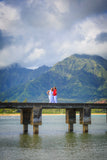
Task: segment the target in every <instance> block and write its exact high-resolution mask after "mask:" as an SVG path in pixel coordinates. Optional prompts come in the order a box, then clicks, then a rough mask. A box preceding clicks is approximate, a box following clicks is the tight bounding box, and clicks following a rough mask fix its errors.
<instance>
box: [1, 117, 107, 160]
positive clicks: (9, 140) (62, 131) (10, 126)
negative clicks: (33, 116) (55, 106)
mask: <svg viewBox="0 0 107 160" xmlns="http://www.w3.org/2000/svg"><path fill="white" fill-rule="evenodd" d="M42 121H43V124H42V126H39V135H33V128H32V126H31V125H29V132H28V134H27V135H23V126H22V125H21V124H20V117H0V160H106V159H107V123H106V116H104V115H103V116H98V115H97V116H92V124H91V125H89V133H86V134H83V133H82V125H80V124H79V116H77V123H76V124H75V125H74V132H73V133H68V126H67V124H66V123H65V116H63V115H60V116H43V120H42Z"/></svg>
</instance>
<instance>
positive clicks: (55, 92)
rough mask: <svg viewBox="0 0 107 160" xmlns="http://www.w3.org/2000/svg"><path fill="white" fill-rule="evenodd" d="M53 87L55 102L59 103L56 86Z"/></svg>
mask: <svg viewBox="0 0 107 160" xmlns="http://www.w3.org/2000/svg"><path fill="white" fill-rule="evenodd" d="M53 89H54V90H53V96H54V103H57V89H56V87H53Z"/></svg>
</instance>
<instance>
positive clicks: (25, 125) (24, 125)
mask: <svg viewBox="0 0 107 160" xmlns="http://www.w3.org/2000/svg"><path fill="white" fill-rule="evenodd" d="M23 133H24V134H26V133H28V124H23Z"/></svg>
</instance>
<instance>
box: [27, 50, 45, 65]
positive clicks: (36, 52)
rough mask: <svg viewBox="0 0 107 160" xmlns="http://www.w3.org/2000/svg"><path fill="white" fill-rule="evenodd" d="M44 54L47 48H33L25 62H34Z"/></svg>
mask: <svg viewBox="0 0 107 160" xmlns="http://www.w3.org/2000/svg"><path fill="white" fill-rule="evenodd" d="M44 54H45V50H44V49H40V48H35V49H34V50H33V52H32V53H30V54H29V56H28V57H27V59H25V63H26V62H29V61H31V62H33V61H35V60H38V59H39V58H41V56H43V55H44Z"/></svg>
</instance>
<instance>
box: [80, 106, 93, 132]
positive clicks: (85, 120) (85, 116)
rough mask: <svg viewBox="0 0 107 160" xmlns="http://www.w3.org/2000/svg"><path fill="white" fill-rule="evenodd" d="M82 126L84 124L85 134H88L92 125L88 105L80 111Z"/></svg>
mask: <svg viewBox="0 0 107 160" xmlns="http://www.w3.org/2000/svg"><path fill="white" fill-rule="evenodd" d="M80 124H83V133H86V132H88V125H89V124H91V109H90V107H89V106H87V105H86V106H85V107H83V109H81V110H80Z"/></svg>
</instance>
